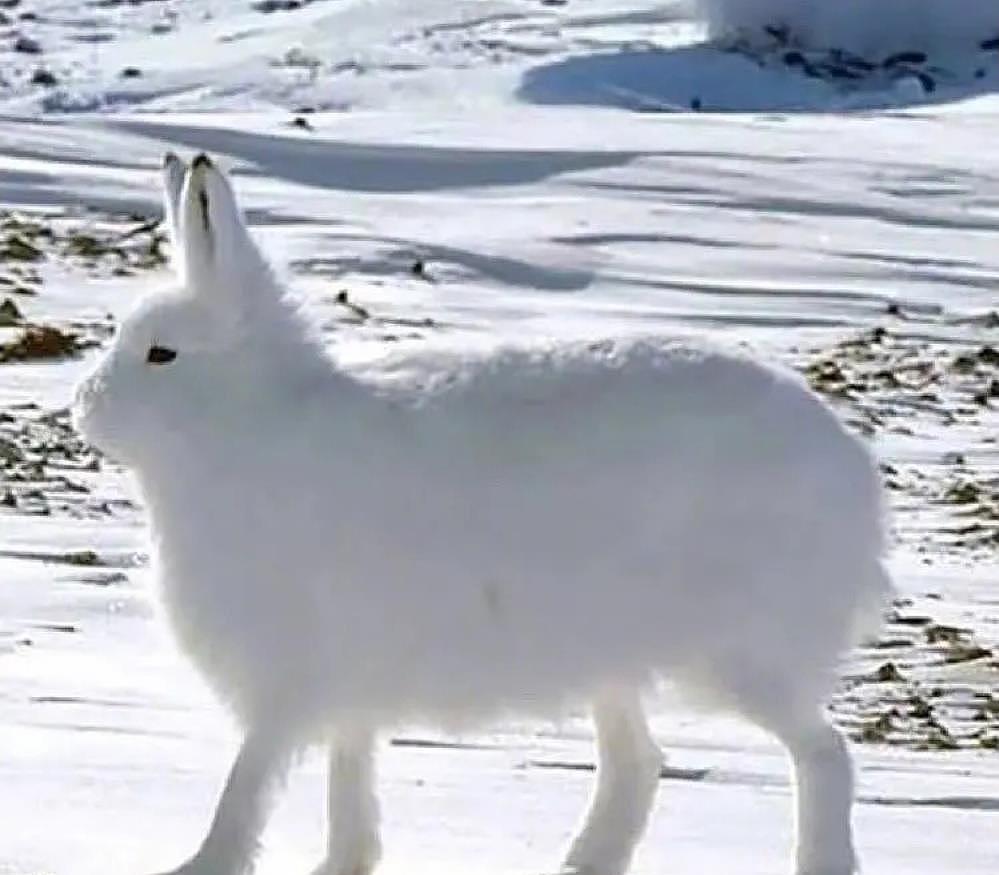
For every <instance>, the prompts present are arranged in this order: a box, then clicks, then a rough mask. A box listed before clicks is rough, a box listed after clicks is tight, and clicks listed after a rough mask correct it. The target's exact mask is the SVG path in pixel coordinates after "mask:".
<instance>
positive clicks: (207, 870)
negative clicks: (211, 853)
mask: <svg viewBox="0 0 999 875" xmlns="http://www.w3.org/2000/svg"><path fill="white" fill-rule="evenodd" d="M249 869H250V864H249V863H246V864H240V863H239V862H238V861H230V860H222V859H220V858H217V857H214V858H210V859H209V858H208V857H206V856H204V855H202V854H195V855H194V856H193V857H191V859H190V860H188V861H187V862H186V863H183V864H181V865H180V866H178V867H177V868H176V869H170V870H169V871H167V872H158V873H156V875H243V873H244V872H248V871H249Z"/></svg>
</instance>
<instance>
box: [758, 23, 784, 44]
mask: <svg viewBox="0 0 999 875" xmlns="http://www.w3.org/2000/svg"><path fill="white" fill-rule="evenodd" d="M763 29H764V30H765V31H766V32H767V33H768V34H770V36H772V37H773V38H774V39H775V40H777V42H779V43H780V44H781V45H782V46H786V45H787V43H788V40H790V38H791V31H790V30H789V29H788V27H787V25H784V24H768V25H766V27H764V28H763Z"/></svg>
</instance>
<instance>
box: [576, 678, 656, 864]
mask: <svg viewBox="0 0 999 875" xmlns="http://www.w3.org/2000/svg"><path fill="white" fill-rule="evenodd" d="M593 718H594V722H595V724H596V732H597V754H598V765H597V785H596V789H595V791H594V793H593V797H592V799H591V801H590V808H589V811H588V812H587V815H586V819H585V820H584V822H583V826H582V828H581V829H580V831H579V834H578V835H577V836H576V838H575V840H574V841H573V842H572V845H571V847H570V849H569V853H568V854H567V856H566V859H565V864H564V867H563V873H565V875H570V873H571V875H622V873H623V872H624V871H625V870H626V869H627V868H628V864H629V863H630V862H631V855H632V853H633V851H634V849H635V845H636V844H637V843H638V840H639V839H640V838H641V837H642V834H643V833H644V832H645V826H646V823H647V822H648V819H649V813H650V811H651V810H652V802H653V798H654V796H655V791H656V786H657V785H658V783H659V770H660V766H661V763H662V754H661V753H660V750H659V748H658V746H657V745H656V743H655V742H654V741H653V740H652V737H651V735H650V734H649V728H648V724H647V723H646V720H645V714H644V713H643V711H642V706H641V702H640V701H639V698H638V695H637V694H636V693H634V692H632V691H628V692H625V693H611V694H607V695H604V696H602V697H600V698H599V699H597V700H596V701H595V702H594V704H593Z"/></svg>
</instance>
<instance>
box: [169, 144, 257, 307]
mask: <svg viewBox="0 0 999 875" xmlns="http://www.w3.org/2000/svg"><path fill="white" fill-rule="evenodd" d="M180 230H181V238H182V245H181V248H182V250H183V252H184V278H185V281H186V284H187V287H188V288H189V289H190V290H191V291H192V292H195V293H198V294H204V295H206V296H211V297H213V298H215V299H220V298H222V299H227V298H231V297H232V296H234V295H235V296H243V297H245V296H247V295H252V294H254V293H257V292H259V291H260V290H262V289H264V288H266V287H268V286H269V278H270V272H269V270H268V268H267V264H266V260H265V259H264V257H263V255H262V254H261V252H260V250H259V249H258V248H257V244H256V243H255V242H254V240H253V238H252V237H251V236H250V232H249V231H248V230H247V227H246V224H245V222H244V221H243V215H242V213H241V212H240V209H239V205H238V204H237V203H236V195H235V193H234V192H233V190H232V185H231V184H230V183H229V180H228V178H227V177H226V175H225V174H224V173H223V172H222V171H221V170H220V169H219V168H218V167H217V166H216V165H215V164H214V163H213V162H212V160H211V159H210V158H209V157H208V156H207V155H205V154H203V153H202V154H200V155H198V156H197V157H195V159H194V160H193V161H192V162H191V169H190V170H189V171H188V172H187V175H186V178H185V183H184V190H183V192H182V194H181V207H180Z"/></svg>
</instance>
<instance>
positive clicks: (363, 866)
mask: <svg viewBox="0 0 999 875" xmlns="http://www.w3.org/2000/svg"><path fill="white" fill-rule="evenodd" d="M376 865H377V864H376V863H374V862H371V861H367V860H365V861H360V862H354V863H348V864H344V863H331V862H326V863H323V864H322V865H321V866H320V867H319V868H318V869H316V870H314V871H313V873H312V875H371V873H372V872H374V871H375V866H376Z"/></svg>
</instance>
